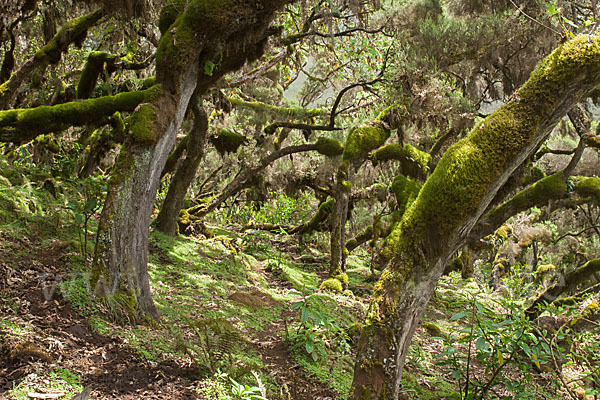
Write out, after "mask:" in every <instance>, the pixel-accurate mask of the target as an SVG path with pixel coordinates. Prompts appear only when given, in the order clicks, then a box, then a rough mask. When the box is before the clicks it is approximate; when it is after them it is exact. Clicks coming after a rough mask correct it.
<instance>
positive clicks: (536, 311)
mask: <svg viewBox="0 0 600 400" xmlns="http://www.w3.org/2000/svg"><path fill="white" fill-rule="evenodd" d="M598 272H600V259H595V260H590V261H588V262H586V263H585V264H583V265H582V266H581V267H579V268H576V269H575V270H573V271H571V272H569V273H568V274H567V275H565V276H564V277H560V278H559V279H558V281H557V282H556V283H554V284H553V285H551V286H550V287H549V288H547V289H546V290H544V291H543V292H542V293H540V294H539V295H538V296H537V297H536V298H535V300H534V301H533V302H532V303H531V305H530V306H529V307H528V308H527V310H526V311H525V315H527V317H529V319H532V320H533V319H535V318H537V317H538V316H539V315H540V313H541V309H540V306H541V305H542V304H543V303H544V302H547V303H552V302H553V301H555V300H556V299H558V297H559V296H560V295H561V294H563V293H568V292H571V291H573V290H575V289H576V288H577V286H579V285H581V284H582V283H583V282H585V281H586V280H588V279H590V278H593V277H594V274H597V273H598Z"/></svg>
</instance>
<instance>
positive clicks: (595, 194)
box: [575, 177, 600, 204]
mask: <svg viewBox="0 0 600 400" xmlns="http://www.w3.org/2000/svg"><path fill="white" fill-rule="evenodd" d="M575 191H576V192H577V194H579V195H580V196H582V197H589V198H591V199H593V200H594V202H595V203H596V204H600V178H597V177H592V178H579V179H578V180H577V182H576V184H575Z"/></svg>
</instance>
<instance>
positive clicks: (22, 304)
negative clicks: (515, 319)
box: [0, 160, 564, 400]
mask: <svg viewBox="0 0 600 400" xmlns="http://www.w3.org/2000/svg"><path fill="white" fill-rule="evenodd" d="M0 161H1V160H0ZM1 167H3V166H2V165H0V178H2V175H3V174H2V173H1V172H2V168H1ZM4 175H5V176H7V175H9V174H7V172H6V169H5V170H4ZM10 177H11V178H12V179H10V181H9V180H8V179H5V180H4V181H3V180H0V346H1V347H0V399H16V400H21V399H30V398H60V399H67V400H68V399H70V398H71V397H73V396H74V395H75V394H76V393H79V392H81V391H82V390H84V388H85V389H88V390H90V391H91V396H90V398H91V399H125V400H128V399H144V398H145V399H208V400H213V399H220V400H226V399H258V398H260V397H258V396H264V397H266V398H268V399H271V400H274V399H282V400H303V399H307V400H312V399H314V400H318V399H322V400H325V399H332V400H333V399H345V398H347V396H348V393H349V389H350V383H351V380H352V372H353V353H354V347H355V345H356V340H357V337H356V336H357V335H356V334H357V332H358V330H359V326H360V323H361V322H362V321H363V319H364V316H365V311H366V308H367V305H368V301H369V296H370V293H371V290H372V280H371V279H370V270H369V267H368V257H364V258H363V257H359V256H356V255H352V256H350V257H349V259H348V271H347V272H348V277H349V285H348V286H349V290H350V292H345V293H331V292H325V291H322V290H320V289H319V285H320V283H321V282H322V281H323V280H324V279H325V277H326V269H327V254H325V253H323V252H322V251H320V250H319V249H318V246H317V245H315V244H314V243H301V242H298V240H297V239H296V238H290V237H287V236H285V235H275V234H270V233H264V232H256V231H248V232H241V231H236V230H235V229H233V228H223V227H217V226H213V227H211V229H212V230H213V231H214V236H213V237H211V238H205V237H187V238H186V237H179V238H171V237H167V236H165V235H162V234H160V233H158V232H153V233H152V235H151V239H150V254H149V272H150V278H151V286H152V289H153V296H154V300H155V302H156V304H157V306H158V308H159V310H160V313H161V318H162V319H161V321H160V323H158V324H157V323H154V322H148V321H146V322H145V323H142V322H143V321H132V320H130V319H129V317H128V315H129V313H128V312H129V311H131V310H130V309H131V301H130V299H128V298H127V296H123V297H116V296H115V297H113V298H111V299H109V300H108V301H99V299H96V298H94V296H93V290H91V288H90V287H89V285H88V282H89V271H88V267H87V266H88V265H89V261H90V256H89V255H88V256H87V257H84V256H82V253H83V251H82V250H83V248H84V247H85V246H82V245H81V241H80V236H79V235H80V233H81V228H80V227H78V226H77V224H76V223H75V221H74V219H73V215H72V212H71V211H70V210H71V209H70V208H69V207H68V206H67V204H68V199H67V197H68V196H74V193H78V192H77V191H76V190H74V189H73V185H72V184H71V183H64V189H63V190H62V193H61V194H56V193H52V194H48V193H46V191H47V189H46V188H47V185H46V183H45V182H46V180H45V179H47V176H45V175H41V176H37V177H31V176H30V177H28V178H26V179H24V180H23V179H22V177H18V176H15V175H14V174H12V175H10ZM54 185H56V186H58V183H56V184H54ZM53 192H54V190H53ZM88 239H89V240H88V241H89V242H90V243H88V245H89V247H90V248H91V247H92V244H91V242H92V241H93V235H92V234H91V233H88ZM486 290H487V289H481V288H480V287H479V286H478V285H477V284H476V283H475V282H474V281H473V280H462V279H461V278H460V276H459V275H455V274H453V275H451V276H449V277H445V278H444V279H443V280H442V282H441V283H440V285H439V287H438V289H437V291H436V295H435V296H434V299H433V300H432V301H431V303H430V305H429V307H428V309H427V311H426V314H425V317H424V322H423V324H422V326H420V327H419V328H418V331H417V335H416V337H415V340H414V341H413V346H411V350H410V355H409V358H408V361H407V366H406V370H405V371H406V372H405V375H404V388H405V392H404V396H405V398H406V399H422V400H427V399H460V398H461V397H460V395H459V394H458V393H457V390H458V385H457V383H456V379H455V378H453V374H455V373H456V372H454V373H453V371H452V369H449V368H448V365H449V364H448V362H447V363H446V366H445V367H440V366H438V365H437V364H436V363H437V362H438V361H439V360H440V359H439V357H440V355H444V351H446V352H447V351H448V350H447V349H448V344H449V343H455V342H456V343H457V342H458V341H459V340H458V338H459V337H460V336H461V335H464V334H465V332H468V331H469V329H470V328H469V315H468V314H469V313H468V312H466V313H465V310H468V308H469V307H470V305H471V304H472V301H473V300H472V299H473V298H474V296H484V297H485V299H488V300H489V302H490V304H491V303H493V302H494V301H495V300H494V296H495V295H494V294H490V293H489V291H486ZM482 301H485V300H482ZM461 312H462V315H461ZM457 313H458V314H457ZM453 346H454V347H453V348H455V349H456V350H457V351H462V352H464V353H466V352H467V351H468V349H467V346H466V345H465V344H453ZM452 359H453V358H452V357H451V356H446V357H445V358H444V360H446V361H448V360H450V361H451V360H452ZM455 360H456V359H455ZM456 364H460V361H457V362H456ZM455 366H456V365H455ZM463 367H464V365H463ZM470 368H471V372H470V373H471V374H472V375H473V376H477V375H480V376H484V375H485V374H486V372H487V371H486V368H487V367H486V365H485V364H483V363H478V362H475V361H474V362H473V365H471V366H470ZM455 370H456V368H455ZM463 372H464V371H463ZM460 373H461V372H460V371H459V375H460ZM510 373H511V372H510V371H509V372H507V374H510ZM514 379H515V381H518V380H519V379H520V377H519V373H518V371H517V370H515V371H514ZM552 380H553V378H552V377H551V376H546V375H544V374H540V375H539V376H536V378H535V382H534V386H535V390H536V391H533V389H532V391H531V393H532V396H534V397H531V398H536V397H535V396H537V398H547V399H560V398H564V397H562V396H563V395H562V394H561V393H560V391H556V390H555V388H554V387H553V386H552V384H551V382H552ZM553 390H554V392H553ZM552 392H553V393H554V394H553V395H552V394H551V393H552ZM511 398H512V397H511Z"/></svg>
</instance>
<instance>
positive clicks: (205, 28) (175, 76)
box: [156, 0, 234, 92]
mask: <svg viewBox="0 0 600 400" xmlns="http://www.w3.org/2000/svg"><path fill="white" fill-rule="evenodd" d="M233 3H234V2H233V0H191V1H190V2H189V3H188V5H187V7H186V8H185V10H184V11H183V12H182V13H181V14H179V15H178V16H177V18H176V19H175V21H174V22H173V23H172V24H171V25H170V26H171V29H167V30H166V31H165V32H164V33H163V35H162V38H161V40H160V43H159V46H158V50H157V52H156V72H157V76H156V78H157V81H158V82H160V83H161V84H164V85H165V86H166V87H167V88H168V90H172V91H175V92H177V91H178V87H179V84H180V82H179V78H180V76H181V74H182V73H183V71H184V70H185V69H186V68H188V67H189V65H191V63H192V62H194V60H195V59H196V58H197V56H198V54H199V52H200V47H201V46H203V45H204V44H205V43H210V41H211V38H212V37H214V36H215V35H218V34H220V33H221V32H223V31H227V30H228V29H230V26H229V25H230V23H231V10H233V9H234V7H233V6H234V4H233ZM169 14H171V13H169ZM164 18H165V19H164V21H163V23H162V25H163V26H162V28H165V26H166V24H167V23H168V22H170V19H171V18H172V17H169V18H167V16H165V17H164ZM200 37H202V38H203V40H198V38H200ZM213 45H214V47H215V48H218V47H219V46H218V43H213ZM206 56H207V57H208V58H205V59H203V60H200V65H203V66H206V65H207V62H208V61H211V62H212V65H217V64H219V62H215V60H210V58H211V57H214V56H215V55H214V54H213V55H212V56H211V55H208V54H207V55H205V57H206ZM206 72H207V71H206V69H205V73H206ZM212 72H213V71H212V70H211V73H210V74H208V75H212Z"/></svg>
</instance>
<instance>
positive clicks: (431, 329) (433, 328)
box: [423, 322, 445, 337]
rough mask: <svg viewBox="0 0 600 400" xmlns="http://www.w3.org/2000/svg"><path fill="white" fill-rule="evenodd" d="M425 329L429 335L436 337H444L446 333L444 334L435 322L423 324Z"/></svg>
mask: <svg viewBox="0 0 600 400" xmlns="http://www.w3.org/2000/svg"><path fill="white" fill-rule="evenodd" d="M423 328H425V330H426V331H427V333H429V334H430V335H431V336H435V337H444V336H445V335H444V332H442V328H440V327H439V326H437V325H436V324H434V323H433V322H425V323H423Z"/></svg>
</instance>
